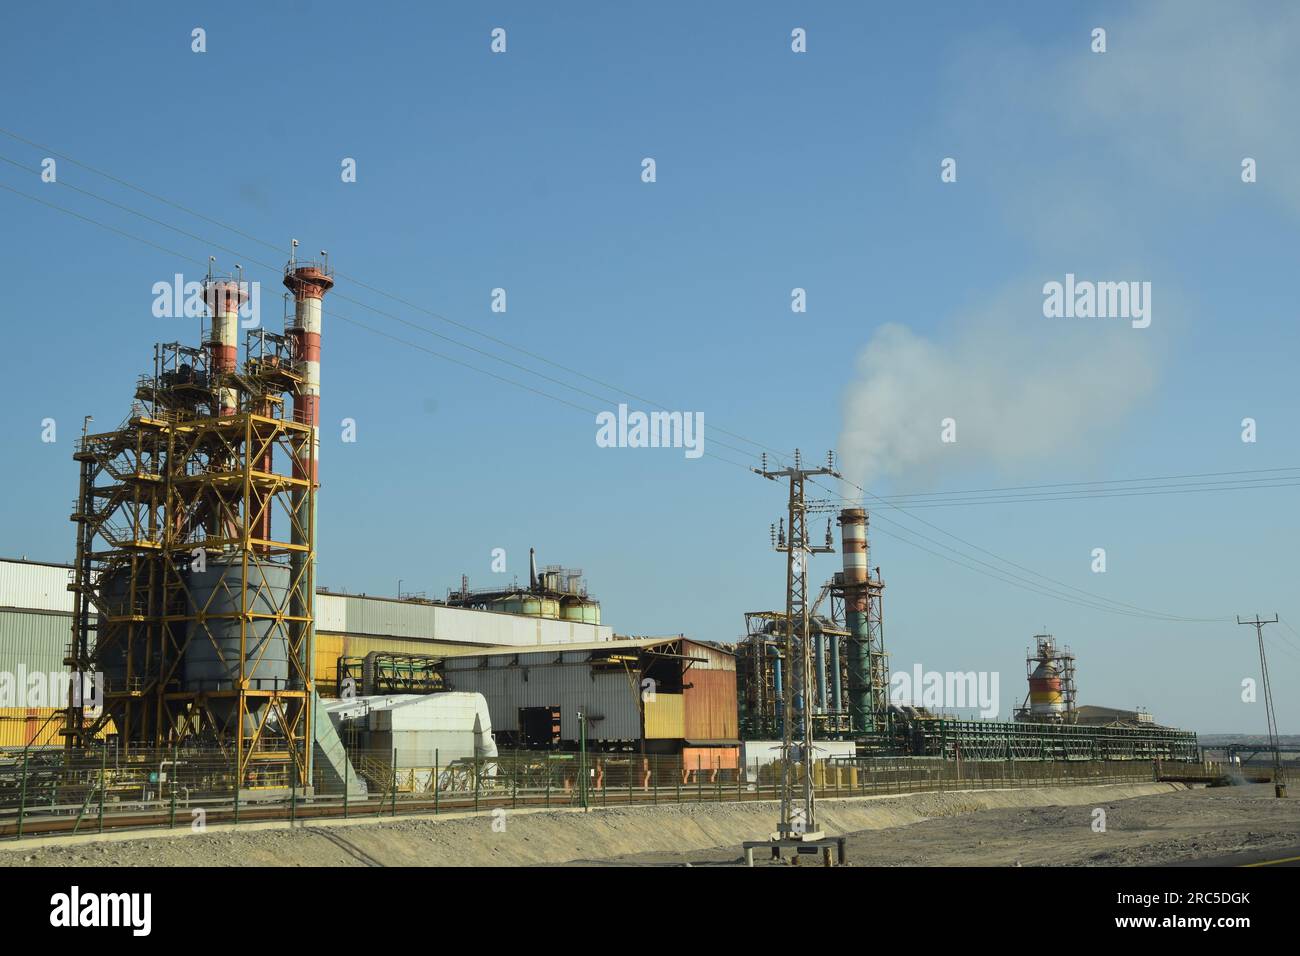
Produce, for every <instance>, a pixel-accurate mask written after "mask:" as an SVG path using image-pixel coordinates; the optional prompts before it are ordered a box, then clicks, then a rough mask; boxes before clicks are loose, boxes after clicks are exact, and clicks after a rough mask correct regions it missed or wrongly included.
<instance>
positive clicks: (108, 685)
mask: <svg viewBox="0 0 1300 956" xmlns="http://www.w3.org/2000/svg"><path fill="white" fill-rule="evenodd" d="M294 267H295V268H300V264H295V266H294ZM242 284H243V283H242V277H240V278H238V279H237V280H227V279H221V280H214V279H213V277H212V276H211V275H209V277H208V281H207V282H206V283H205V284H204V288H205V299H206V301H207V302H208V305H209V308H210V310H211V312H212V315H211V320H212V330H213V331H212V334H211V335H208V336H204V338H203V345H202V346H201V347H192V346H186V345H182V344H180V343H176V342H173V343H167V344H159V345H156V346H155V347H154V367H153V370H152V372H151V373H149V374H145V375H142V376H140V378H139V379H138V381H137V386H136V390H135V401H134V403H133V407H132V411H131V414H130V415H129V416H128V418H127V419H126V421H125V422H124V423H123V424H122V425H121V426H120V427H119V428H118V429H116V430H114V431H110V432H104V433H100V434H86V435H84V436H83V437H82V439H81V440H80V442H79V443H78V445H77V449H76V452H75V454H74V456H73V457H74V458H75V460H76V461H77V462H78V463H79V464H80V472H81V474H80V488H79V494H78V498H77V502H76V504H75V506H74V511H73V514H72V515H71V520H72V521H74V522H75V523H76V525H77V557H76V563H75V568H74V578H73V583H72V584H71V585H69V589H70V590H71V591H72V592H73V595H74V614H73V624H72V641H71V644H70V646H69V648H68V653H67V655H66V663H67V664H68V666H69V667H70V668H72V669H73V671H74V672H77V673H81V674H95V675H100V676H101V677H102V681H103V697H102V706H101V707H98V708H95V709H94V710H91V709H90V708H88V707H87V706H85V704H86V702H85V701H83V700H81V699H79V698H75V697H74V699H73V700H72V701H70V702H69V707H68V708H67V712H66V713H67V716H66V720H65V725H64V731H63V734H64V738H65V742H66V746H67V747H68V748H69V749H79V748H86V747H90V746H92V745H93V744H92V742H93V741H94V739H95V738H96V737H97V736H102V734H103V733H104V732H105V731H107V732H110V733H113V734H116V736H117V739H118V745H119V748H120V750H121V752H122V754H123V756H124V757H125V758H127V759H130V758H131V756H132V754H134V753H138V754H140V755H141V756H142V757H143V756H144V755H145V754H146V753H147V752H148V751H151V750H158V749H161V748H172V747H185V746H189V745H202V746H216V747H219V748H221V749H222V750H223V751H225V752H226V753H227V754H228V755H229V757H230V759H231V768H232V770H234V772H235V773H236V775H237V776H236V780H237V782H238V785H239V786H240V787H249V786H255V787H268V788H270V787H280V786H283V787H290V786H294V787H296V788H299V789H303V788H306V787H308V786H310V784H311V775H310V772H309V766H310V760H311V741H312V728H311V711H312V706H311V703H312V694H313V674H312V663H313V662H312V659H311V653H310V638H311V633H312V620H313V617H312V610H313V605H314V602H313V596H314V593H315V582H314V568H315V560H314V559H315V552H316V545H315V541H316V522H315V500H316V483H315V481H314V478H315V473H314V467H312V466H311V465H310V464H309V463H312V462H314V460H315V448H316V445H317V429H316V423H315V422H314V421H303V420H301V417H300V416H297V418H298V420H295V417H296V416H294V415H293V414H291V413H290V411H289V410H288V409H287V408H286V398H290V399H292V400H293V401H294V402H295V404H301V399H300V396H303V395H304V394H306V392H307V389H308V387H309V382H308V379H307V377H306V376H305V375H304V374H303V364H304V359H303V357H302V354H301V352H302V348H301V345H300V337H297V336H294V335H292V334H290V335H278V334H275V333H271V332H268V331H265V330H264V329H261V328H257V329H254V330H252V331H250V332H248V334H247V336H246V342H245V361H244V363H243V365H242V366H240V365H239V364H238V361H237V352H238V348H237V345H236V343H235V339H234V336H235V335H236V334H237V329H238V317H237V309H238V306H239V304H240V302H241V301H242V300H241V299H240V298H239V294H238V292H237V291H232V290H237V289H238V287H239V286H240V285H242Z"/></svg>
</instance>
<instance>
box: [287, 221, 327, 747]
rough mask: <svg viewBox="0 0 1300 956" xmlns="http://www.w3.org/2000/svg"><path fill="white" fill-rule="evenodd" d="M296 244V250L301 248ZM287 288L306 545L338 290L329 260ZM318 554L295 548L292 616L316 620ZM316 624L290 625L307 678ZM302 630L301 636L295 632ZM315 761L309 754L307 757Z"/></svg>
mask: <svg viewBox="0 0 1300 956" xmlns="http://www.w3.org/2000/svg"><path fill="white" fill-rule="evenodd" d="M297 244H298V243H297V241H296V240H295V241H294V246H295V247H296V246H297ZM284 285H285V288H287V289H288V290H289V291H290V292H292V293H293V300H294V309H293V324H292V325H290V326H289V327H288V328H286V329H285V333H286V334H287V335H288V337H289V340H290V342H291V343H292V348H293V363H294V371H295V372H297V373H298V376H299V378H300V379H301V383H300V384H299V386H298V389H297V391H295V392H294V396H293V419H294V421H296V422H298V423H300V424H303V425H310V426H311V435H310V437H309V438H308V440H307V442H306V448H305V453H304V454H301V455H298V456H295V458H294V462H293V476H294V477H295V478H299V479H302V478H305V479H307V480H308V481H309V482H310V484H311V489H312V493H311V494H308V493H307V491H306V490H305V489H303V488H296V489H295V490H294V492H293V511H294V527H293V533H292V535H291V537H290V543H292V544H297V545H306V544H307V543H308V542H309V541H310V540H312V537H314V533H315V527H316V495H315V489H317V488H319V487H320V469H319V460H320V334H321V302H322V300H323V299H324V298H325V293H326V292H328V291H329V290H330V289H331V288H333V286H334V279H333V277H332V274H331V273H330V271H329V267H328V265H327V264H326V263H325V262H323V261H322V262H319V263H317V262H299V261H298V260H297V258H296V257H295V258H294V259H290V260H289V264H288V265H286V266H285V268H284ZM315 560H316V556H315V554H312V553H306V552H304V551H299V550H293V551H291V552H290V556H289V568H290V579H291V581H292V583H291V585H290V594H289V613H290V615H291V616H292V617H295V618H301V617H304V616H310V621H311V622H314V621H315V619H316V615H315V598H316V593H315V592H316V585H315V577H316V574H315V572H316V569H315ZM315 630H316V629H315V625H314V623H308V624H307V626H306V633H305V635H304V634H303V633H302V632H303V625H302V623H301V622H298V623H296V624H292V625H291V626H290V638H291V640H292V641H293V642H294V644H295V645H296V646H297V647H299V648H301V653H302V657H301V661H302V667H303V673H304V674H310V673H311V667H312V661H313V658H312V655H313V654H314V653H315V647H314V645H315V643H316V641H315ZM295 632H297V633H295ZM308 760H309V761H310V755H309V756H308Z"/></svg>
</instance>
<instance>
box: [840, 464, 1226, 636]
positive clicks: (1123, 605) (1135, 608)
mask: <svg viewBox="0 0 1300 956" xmlns="http://www.w3.org/2000/svg"><path fill="white" fill-rule="evenodd" d="M842 480H843V481H844V482H845V483H846V484H849V485H851V486H852V487H854V488H857V489H858V490H859V491H861V492H862V493H863V494H864V495H867V496H870V497H871V498H877V499H878V498H879V496H878V495H876V494H875V493H873V492H871V491H868V490H867V489H866V488H863V487H862V486H861V485H859V484H858V483H857V482H855V481H852V480H850V479H847V478H845V479H842ZM822 487H824V486H822ZM827 490H831V489H827ZM832 493H833V492H832ZM890 507H893V508H894V509H895V510H897V511H900V512H901V513H902V514H904V515H907V516H908V517H910V518H912V519H913V520H914V521H917V522H919V523H921V524H923V525H925V526H926V527H928V528H932V529H933V530H935V531H937V532H939V533H940V534H942V535H945V536H947V537H949V538H952V539H953V540H954V541H957V542H959V543H961V544H963V545H965V546H966V547H968V548H973V549H974V550H976V551H978V552H980V553H981V554H984V555H987V556H988V557H990V558H993V559H994V560H996V561H1000V562H1002V563H1003V564H1005V565H1008V566H1009V567H1012V568H1015V569H1017V570H1019V571H1023V572H1025V573H1026V574H1030V575H1033V576H1034V577H1036V578H1042V579H1043V580H1044V581H1048V582H1050V583H1052V584H1054V585H1057V586H1058V587H1062V588H1065V589H1067V590H1069V591H1074V592H1076V593H1078V594H1081V595H1084V596H1085V598H1087V599H1088V600H1090V601H1102V602H1105V603H1106V604H1107V605H1114V606H1115V608H1116V610H1115V611H1114V613H1127V614H1133V612H1137V614H1138V615H1139V616H1145V617H1150V618H1155V619H1159V620H1163V621H1170V622H1179V623H1187V624H1191V623H1198V624H1199V623H1222V622H1224V621H1226V620H1227V619H1226V618H1196V617H1186V616H1183V615H1176V614H1166V613H1163V612H1161V611H1153V610H1151V609H1150V608H1144V607H1141V606H1139V605H1136V604H1129V603H1127V602H1125V601H1117V600H1115V599H1114V598H1108V597H1105V596H1103V595H1100V594H1094V593H1093V592H1091V591H1087V590H1085V589H1083V588H1078V587H1075V586H1074V585H1072V584H1067V583H1065V582H1064V581H1058V580H1057V579H1056V578H1053V577H1051V576H1049V575H1046V574H1043V573H1041V572H1039V571H1035V570H1033V569H1032V568H1027V567H1025V566H1024V565H1022V564H1017V563H1016V562H1014V561H1011V560H1010V559H1008V558H1004V557H1002V556H1001V555H999V554H996V553H994V552H992V551H990V550H988V549H987V548H982V547H980V546H979V545H977V544H974V543H973V542H970V541H967V540H966V539H965V538H962V537H960V536H959V535H955V534H953V533H952V532H950V531H945V530H944V529H943V528H940V527H939V526H938V525H935V524H933V523H932V522H929V521H926V520H925V519H924V518H920V517H917V516H916V515H913V514H911V513H910V512H909V511H907V510H904V509H903V508H901V507H900V506H898V505H893V506H890ZM876 518H877V519H878V520H880V521H885V522H887V523H889V524H895V525H898V526H899V527H900V528H903V529H904V530H905V531H907V532H908V533H910V534H915V535H917V536H918V537H920V538H922V539H923V540H928V541H930V542H931V543H932V544H937V545H939V547H943V548H946V549H947V550H950V551H952V552H953V553H954V554H961V552H960V551H957V550H956V549H955V548H951V547H950V546H948V545H944V544H942V543H940V542H937V541H934V539H932V538H927V537H926V536H924V535H922V534H920V533H919V532H917V531H915V530H914V529H911V528H907V527H906V526H905V525H902V524H899V523H898V522H895V521H892V520H891V519H889V518H886V517H885V516H883V515H880V514H879V513H878V512H877V513H876ZM962 556H963V557H965V558H967V559H968V560H973V561H977V562H979V563H981V564H985V565H986V566H989V567H992V566H991V565H987V562H982V561H979V559H978V558H972V557H971V556H970V555H962ZM997 570H999V571H1000V572H1001V573H1003V574H1008V573H1009V572H1006V571H1003V570H1002V569H997ZM1039 587H1041V585H1039ZM1120 609H1127V610H1126V611H1125V610H1120Z"/></svg>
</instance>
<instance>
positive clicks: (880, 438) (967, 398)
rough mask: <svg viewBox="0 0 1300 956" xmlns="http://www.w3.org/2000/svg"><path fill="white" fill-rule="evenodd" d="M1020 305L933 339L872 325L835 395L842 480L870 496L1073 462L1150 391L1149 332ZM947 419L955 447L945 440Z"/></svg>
mask: <svg viewBox="0 0 1300 956" xmlns="http://www.w3.org/2000/svg"><path fill="white" fill-rule="evenodd" d="M1047 278H1050V277H1047ZM1024 288H1025V287H1024V286H1022V289H1024ZM1020 299H1021V301H1020V303H1019V304H1018V306H1017V308H1015V309H1012V308H1010V304H1009V303H1008V302H1006V301H1002V302H1001V303H999V305H998V306H997V307H995V308H993V309H990V310H989V311H987V312H984V313H981V314H978V315H975V316H972V317H968V318H967V319H965V320H963V321H962V322H960V323H959V324H958V325H957V326H956V327H955V328H953V329H952V330H951V331H950V332H949V333H947V334H945V335H944V336H943V337H942V340H940V339H939V338H927V337H925V336H922V335H918V334H916V333H914V332H912V331H911V330H910V329H908V328H907V327H905V326H902V325H898V324H894V323H890V324H887V325H883V326H881V327H880V328H879V329H877V331H876V332H875V334H874V335H873V336H872V338H871V340H870V342H869V343H868V344H867V346H866V348H865V349H863V351H862V353H861V355H860V356H859V358H858V365H857V377H856V379H855V381H854V382H853V383H852V384H851V385H850V386H849V388H848V390H847V393H846V396H845V401H844V425H843V432H842V434H841V436H840V442H839V450H840V455H841V462H842V466H843V473H844V476H845V477H846V478H848V479H850V480H852V481H855V482H857V483H858V484H860V485H863V486H864V487H866V488H868V489H871V490H875V489H873V488H872V485H871V483H872V482H875V481H878V480H880V479H882V478H888V479H891V480H895V479H896V480H901V481H903V482H906V483H907V484H908V485H909V487H907V488H904V489H901V490H906V491H910V490H914V488H915V487H922V488H923V487H928V486H931V485H933V484H934V482H935V480H936V479H937V478H939V476H940V475H941V474H943V475H945V476H946V475H948V474H952V473H956V472H958V471H960V470H962V469H965V468H975V467H988V466H992V467H993V468H995V469H997V470H999V471H1002V472H1012V471H1015V470H1018V469H1020V468H1023V467H1025V466H1028V465H1031V464H1034V463H1039V462H1043V461H1046V460H1048V459H1052V460H1057V459H1062V458H1074V457H1077V456H1078V455H1079V454H1081V453H1087V452H1088V451H1091V450H1094V449H1095V447H1096V445H1097V443H1099V441H1100V439H1101V437H1102V436H1103V434H1104V433H1106V432H1107V431H1108V430H1110V429H1112V428H1114V427H1116V426H1117V425H1118V424H1119V423H1121V422H1122V421H1123V420H1124V419H1125V418H1126V417H1127V416H1128V415H1129V414H1130V413H1131V412H1133V411H1134V409H1135V408H1136V407H1137V406H1138V404H1139V402H1140V401H1141V400H1142V398H1143V397H1144V396H1145V395H1146V394H1147V393H1148V392H1149V390H1150V389H1151V387H1152V385H1153V384H1154V379H1155V374H1156V365H1157V362H1156V356H1155V351H1156V349H1155V346H1154V342H1155V338H1154V337H1153V335H1152V332H1153V330H1152V329H1133V328H1131V327H1130V325H1129V323H1128V322H1127V321H1117V320H1112V319H1076V320H1062V319H1055V320H1054V319H1047V318H1044V317H1043V315H1042V311H1041V299H1038V300H1035V301H1036V302H1037V303H1038V304H1039V308H1038V310H1037V312H1036V313H1035V310H1034V304H1032V303H1029V302H1027V301H1026V297H1025V296H1023V295H1022V296H1020ZM1027 306H1028V307H1027ZM1158 309H1159V299H1158V298H1157V310H1158ZM1011 316H1016V318H1014V319H1012V318H1010V317H1011ZM1159 320H1160V316H1159V313H1158V312H1157V316H1156V321H1157V322H1159ZM949 418H950V419H953V420H954V421H955V435H956V441H955V442H952V443H945V442H943V441H942V440H941V438H942V431H943V427H942V422H943V421H944V420H945V419H949ZM846 493H848V494H853V493H854V490H853V489H851V488H850V489H846Z"/></svg>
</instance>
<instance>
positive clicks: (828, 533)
mask: <svg viewBox="0 0 1300 956" xmlns="http://www.w3.org/2000/svg"><path fill="white" fill-rule="evenodd" d="M826 547H828V548H833V547H835V539H834V538H832V537H831V519H830V518H827V519H826Z"/></svg>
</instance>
